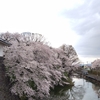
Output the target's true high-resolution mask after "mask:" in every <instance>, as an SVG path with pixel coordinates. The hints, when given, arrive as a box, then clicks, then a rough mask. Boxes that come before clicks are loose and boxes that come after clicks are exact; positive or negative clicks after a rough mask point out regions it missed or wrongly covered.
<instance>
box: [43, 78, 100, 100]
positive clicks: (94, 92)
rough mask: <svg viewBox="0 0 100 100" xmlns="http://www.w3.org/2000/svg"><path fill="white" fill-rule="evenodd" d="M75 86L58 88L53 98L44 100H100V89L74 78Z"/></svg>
mask: <svg viewBox="0 0 100 100" xmlns="http://www.w3.org/2000/svg"><path fill="white" fill-rule="evenodd" d="M73 81H74V82H75V86H73V87H64V88H62V87H59V88H58V87H57V88H55V91H54V92H53V91H52V92H51V96H50V97H49V98H48V99H47V98H46V99H44V100H100V98H98V91H100V87H99V86H97V85H94V84H92V83H90V82H88V81H86V80H85V79H82V78H73Z"/></svg>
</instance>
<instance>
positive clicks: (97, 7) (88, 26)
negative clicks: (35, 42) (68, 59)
mask: <svg viewBox="0 0 100 100" xmlns="http://www.w3.org/2000/svg"><path fill="white" fill-rule="evenodd" d="M99 25H100V0H0V32H6V31H9V32H34V33H40V34H42V35H43V36H44V37H45V38H46V40H47V41H49V42H50V43H51V46H53V47H59V46H61V45H62V44H71V45H73V46H74V48H75V50H76V52H77V53H78V55H79V57H80V59H81V60H82V61H83V62H85V63H86V62H87V61H88V62H90V61H93V60H94V59H96V58H99V57H100V52H99V49H100V46H99V41H100V40H99V38H100V33H99V31H100V28H99Z"/></svg>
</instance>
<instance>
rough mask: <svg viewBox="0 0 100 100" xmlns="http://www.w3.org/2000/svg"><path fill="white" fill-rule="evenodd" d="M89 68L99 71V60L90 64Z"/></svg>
mask: <svg viewBox="0 0 100 100" xmlns="http://www.w3.org/2000/svg"><path fill="white" fill-rule="evenodd" d="M91 68H92V69H95V68H99V69H100V59H96V60H94V61H93V62H92V63H91Z"/></svg>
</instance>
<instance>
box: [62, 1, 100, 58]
mask: <svg viewBox="0 0 100 100" xmlns="http://www.w3.org/2000/svg"><path fill="white" fill-rule="evenodd" d="M63 14H64V16H65V17H66V18H69V20H70V23H71V26H72V29H73V30H74V31H75V32H76V33H77V34H78V35H80V37H81V38H80V40H79V41H78V43H77V45H76V46H75V48H76V50H77V52H78V54H79V55H81V56H84V57H96V58H97V57H100V0H84V3H83V4H82V5H80V6H78V7H76V8H74V9H71V10H65V11H64V12H63Z"/></svg>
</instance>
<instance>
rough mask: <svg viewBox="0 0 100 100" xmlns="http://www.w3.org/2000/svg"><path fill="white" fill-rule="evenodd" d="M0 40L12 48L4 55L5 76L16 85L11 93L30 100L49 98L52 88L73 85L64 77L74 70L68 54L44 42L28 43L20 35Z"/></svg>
mask: <svg viewBox="0 0 100 100" xmlns="http://www.w3.org/2000/svg"><path fill="white" fill-rule="evenodd" d="M1 37H2V38H3V39H6V40H8V41H9V42H10V43H11V44H12V45H11V46H10V47H5V51H4V52H5V60H4V64H5V66H6V73H7V75H8V76H9V77H10V80H11V82H12V84H13V85H12V87H11V92H12V93H14V94H16V95H19V97H23V96H25V97H27V98H28V100H34V98H38V99H41V98H43V97H44V96H47V97H48V96H49V95H50V94H49V92H50V88H54V86H55V85H65V84H66V85H69V84H70V83H69V80H68V76H66V75H65V74H64V73H65V72H69V71H70V70H71V68H72V67H71V66H72V61H71V60H70V59H69V56H66V54H67V53H66V52H67V50H66V52H65V51H64V50H63V49H61V48H52V47H49V46H48V45H46V44H44V41H38V40H36V41H33V40H35V39H29V40H28V39H27V37H26V36H24V35H23V34H18V33H16V34H10V33H6V34H2V35H1ZM32 38H33V37H32Z"/></svg>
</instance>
